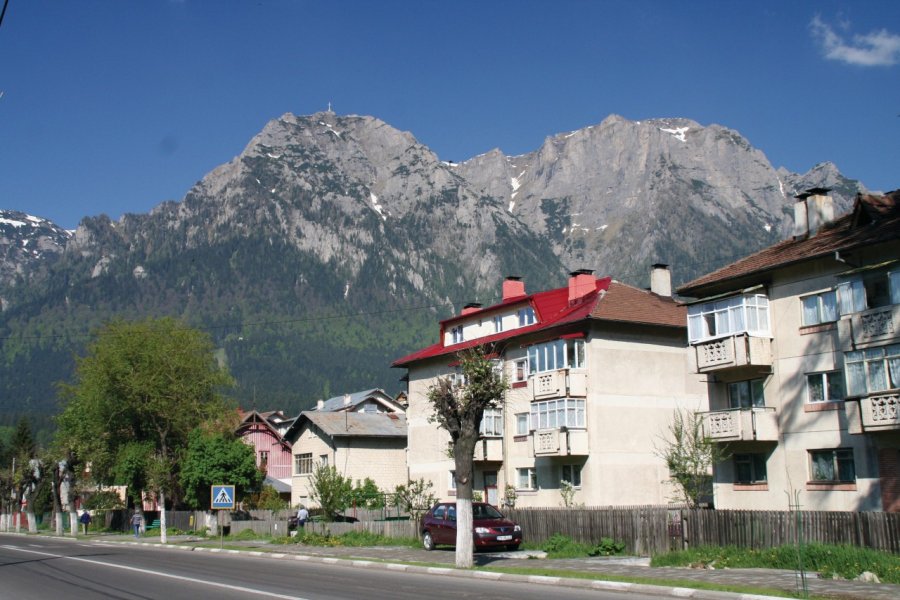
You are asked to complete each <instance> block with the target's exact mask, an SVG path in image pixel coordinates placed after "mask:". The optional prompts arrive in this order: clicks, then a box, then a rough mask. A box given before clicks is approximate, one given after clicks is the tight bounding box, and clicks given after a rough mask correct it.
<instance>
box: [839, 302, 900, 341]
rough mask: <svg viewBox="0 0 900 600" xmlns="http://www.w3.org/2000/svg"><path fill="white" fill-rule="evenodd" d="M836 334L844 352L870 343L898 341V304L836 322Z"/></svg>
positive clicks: (863, 312)
mask: <svg viewBox="0 0 900 600" xmlns="http://www.w3.org/2000/svg"><path fill="white" fill-rule="evenodd" d="M838 333H839V335H840V339H841V345H842V346H843V347H844V349H845V350H846V349H848V348H851V347H855V346H856V345H861V346H865V345H866V344H869V343H872V342H878V343H885V342H887V343H891V342H892V341H895V340H900V304H894V305H891V306H881V307H878V308H871V309H869V310H864V311H862V312H858V313H853V314H851V315H850V316H849V318H847V317H844V318H843V319H841V320H840V321H838ZM851 343H852V345H851Z"/></svg>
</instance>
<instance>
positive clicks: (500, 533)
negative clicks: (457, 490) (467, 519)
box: [420, 502, 522, 550]
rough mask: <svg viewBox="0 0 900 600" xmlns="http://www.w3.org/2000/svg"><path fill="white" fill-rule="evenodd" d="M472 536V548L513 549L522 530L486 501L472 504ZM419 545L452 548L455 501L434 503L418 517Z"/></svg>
mask: <svg viewBox="0 0 900 600" xmlns="http://www.w3.org/2000/svg"><path fill="white" fill-rule="evenodd" d="M472 529H473V531H472V537H473V539H474V541H475V548H476V549H478V548H496V547H505V548H506V549H507V550H517V549H518V548H519V544H521V543H522V528H521V527H520V526H519V525H517V524H516V523H513V522H512V521H510V520H509V519H507V518H506V517H504V516H503V514H502V513H501V512H500V511H499V510H497V509H496V508H494V507H493V506H491V505H490V504H488V503H486V502H473V503H472ZM420 530H421V532H422V545H423V546H425V549H426V550H434V548H435V546H438V545H448V546H455V545H456V502H441V503H438V504H435V505H434V506H433V507H431V509H430V510H429V511H428V512H427V513H425V516H423V517H422V523H421V529H420Z"/></svg>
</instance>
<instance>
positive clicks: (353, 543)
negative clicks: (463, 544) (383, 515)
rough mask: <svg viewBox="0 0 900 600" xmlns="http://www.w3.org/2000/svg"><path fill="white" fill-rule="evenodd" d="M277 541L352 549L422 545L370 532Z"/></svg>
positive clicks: (301, 533) (300, 536) (299, 535)
mask: <svg viewBox="0 0 900 600" xmlns="http://www.w3.org/2000/svg"><path fill="white" fill-rule="evenodd" d="M276 541H277V542H280V543H285V544H304V545H307V546H325V547H335V546H343V547H351V548H357V547H364V546H406V547H412V548H418V547H419V545H420V542H419V540H417V539H415V538H393V537H387V536H384V535H379V534H377V533H372V532H369V531H348V532H347V533H342V534H340V535H332V534H331V533H328V532H326V533H316V532H313V531H299V532H297V535H295V536H294V537H283V538H278V539H277V540H276Z"/></svg>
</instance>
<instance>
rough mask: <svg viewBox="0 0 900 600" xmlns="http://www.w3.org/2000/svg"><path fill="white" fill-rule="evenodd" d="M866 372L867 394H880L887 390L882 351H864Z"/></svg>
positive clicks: (877, 349) (873, 349)
mask: <svg viewBox="0 0 900 600" xmlns="http://www.w3.org/2000/svg"><path fill="white" fill-rule="evenodd" d="M865 356H866V370H867V371H868V375H869V376H868V382H869V392H870V393H871V392H881V391H884V390H886V389H887V378H886V377H885V375H886V373H885V369H884V349H882V348H872V349H870V350H865Z"/></svg>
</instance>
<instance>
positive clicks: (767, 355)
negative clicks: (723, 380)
mask: <svg viewBox="0 0 900 600" xmlns="http://www.w3.org/2000/svg"><path fill="white" fill-rule="evenodd" d="M694 351H695V352H696V358H697V372H698V373H712V372H723V371H727V370H729V369H738V368H741V367H767V368H768V369H771V368H772V340H771V339H769V338H765V337H756V336H751V335H748V334H746V333H740V334H738V335H733V336H729V337H725V338H720V339H717V340H711V341H708V342H701V343H699V344H695V345H694Z"/></svg>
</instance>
